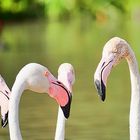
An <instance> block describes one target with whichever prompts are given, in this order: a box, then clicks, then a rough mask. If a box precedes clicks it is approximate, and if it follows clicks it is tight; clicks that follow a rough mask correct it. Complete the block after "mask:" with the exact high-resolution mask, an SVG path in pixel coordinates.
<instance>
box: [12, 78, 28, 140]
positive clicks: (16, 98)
mask: <svg viewBox="0 0 140 140" xmlns="http://www.w3.org/2000/svg"><path fill="white" fill-rule="evenodd" d="M24 89H25V86H24V84H23V83H22V84H21V82H20V81H17V80H16V81H15V83H14V85H13V87H12V94H11V95H12V96H11V98H10V102H9V131H10V140H22V136H21V132H20V127H19V102H20V98H21V95H22V93H23V91H24Z"/></svg>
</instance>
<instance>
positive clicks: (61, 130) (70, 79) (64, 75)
mask: <svg viewBox="0 0 140 140" xmlns="http://www.w3.org/2000/svg"><path fill="white" fill-rule="evenodd" d="M58 80H59V81H61V82H62V83H63V84H64V85H65V86H66V87H67V88H68V90H69V91H70V93H72V85H73V84H74V82H75V74H74V68H73V67H72V65H71V64H68V63H64V64H61V65H60V67H59V69H58ZM65 120H66V119H65V117H64V115H63V112H62V110H61V107H60V106H59V108H58V117H57V126H56V131H55V140H64V136H65Z"/></svg>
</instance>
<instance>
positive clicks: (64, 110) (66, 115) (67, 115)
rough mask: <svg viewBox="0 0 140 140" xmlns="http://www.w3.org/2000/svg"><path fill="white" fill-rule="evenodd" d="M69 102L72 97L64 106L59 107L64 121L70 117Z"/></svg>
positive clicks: (70, 98)
mask: <svg viewBox="0 0 140 140" xmlns="http://www.w3.org/2000/svg"><path fill="white" fill-rule="evenodd" d="M71 101H72V96H71V97H69V101H68V103H67V104H66V105H65V106H61V109H62V111H63V114H64V116H65V118H66V119H68V118H69V116H70V107H71Z"/></svg>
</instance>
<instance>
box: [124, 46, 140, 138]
mask: <svg viewBox="0 0 140 140" xmlns="http://www.w3.org/2000/svg"><path fill="white" fill-rule="evenodd" d="M126 59H127V62H128V65H129V70H130V78H131V103H130V118H129V121H130V140H140V75H139V69H138V64H137V60H136V58H135V55H134V52H133V51H132V50H131V49H130V50H129V55H128V56H127V58H126Z"/></svg>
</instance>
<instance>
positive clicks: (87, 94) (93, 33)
mask: <svg viewBox="0 0 140 140" xmlns="http://www.w3.org/2000/svg"><path fill="white" fill-rule="evenodd" d="M113 36H119V37H122V38H124V39H126V40H127V41H128V42H129V43H130V45H131V46H132V48H133V50H134V51H135V54H136V57H137V60H138V61H140V55H139V51H140V47H139V40H140V39H139V38H140V1H139V0H0V74H1V75H2V76H3V77H4V79H5V81H6V82H7V84H8V86H9V87H10V88H11V87H12V85H13V82H14V80H15V77H16V75H17V73H18V71H19V70H20V69H21V68H22V67H23V66H24V65H25V64H27V63H30V62H37V63H40V64H42V65H45V66H47V67H48V69H49V70H50V71H51V72H52V73H53V74H54V75H55V76H56V77H57V69H58V67H59V65H60V64H61V63H64V62H69V63H71V64H72V65H73V66H74V68H75V74H76V82H75V85H74V87H73V93H74V96H73V102H72V109H71V117H70V118H69V119H68V121H67V124H66V140H128V139H129V126H128V116H129V102H130V78H129V70H128V66H127V63H126V62H125V61H123V62H122V63H121V64H120V65H119V66H117V67H116V68H114V69H113V71H112V73H111V75H110V77H109V79H108V87H107V99H106V102H105V103H102V102H101V101H100V100H99V97H98V96H97V92H96V90H95V88H94V83H93V74H94V72H95V69H96V66H97V64H98V62H99V61H100V58H101V53H102V48H103V46H104V44H105V42H106V41H107V40H109V39H110V38H111V37H113ZM57 109H58V106H57V104H56V103H55V102H54V101H53V100H52V99H50V97H49V96H48V95H47V94H36V93H33V92H31V91H25V92H24V94H23V96H22V99H21V102H20V126H21V131H22V136H23V139H24V140H46V139H47V140H53V139H54V133H55V124H56V117H57ZM0 140H9V132H8V127H7V128H6V129H2V128H0Z"/></svg>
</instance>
